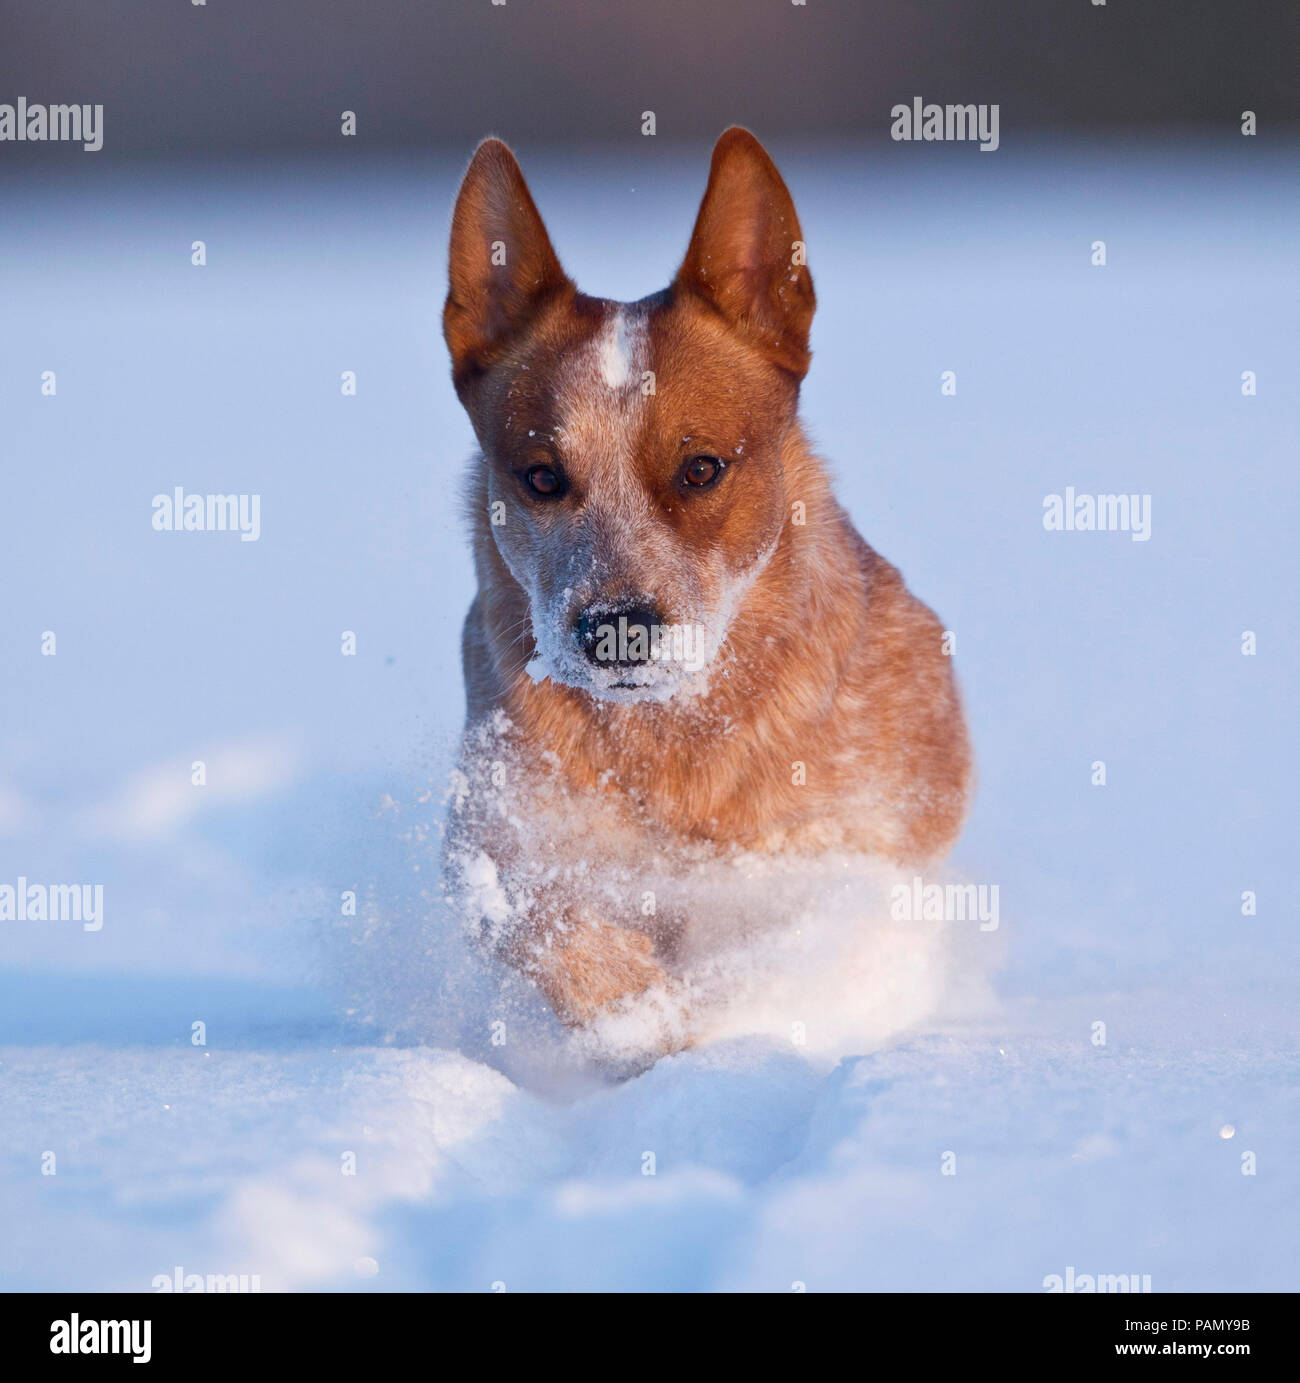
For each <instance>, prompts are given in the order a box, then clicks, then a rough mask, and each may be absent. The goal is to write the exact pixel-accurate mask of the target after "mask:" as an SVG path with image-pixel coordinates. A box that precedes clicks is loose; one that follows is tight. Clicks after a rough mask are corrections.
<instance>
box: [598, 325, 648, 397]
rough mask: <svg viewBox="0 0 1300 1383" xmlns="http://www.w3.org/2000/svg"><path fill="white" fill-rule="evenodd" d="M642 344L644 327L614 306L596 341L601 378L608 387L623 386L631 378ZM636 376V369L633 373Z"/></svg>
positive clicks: (617, 387)
mask: <svg viewBox="0 0 1300 1383" xmlns="http://www.w3.org/2000/svg"><path fill="white" fill-rule="evenodd" d="M644 345H645V328H644V325H643V324H642V323H641V322H630V321H629V320H628V316H627V313H626V311H625V310H624V309H623V308H621V307H616V308H615V309H614V311H613V313H612V314H611V315H610V319H609V321H608V322H606V323H605V329H604V331H603V332H602V333H601V335H600V339H599V341H598V343H597V351H598V353H599V354H598V358H599V362H600V374H601V378H602V379H603V380H604V381H605V384H606V386H607V387H608V388H610V389H622V388H625V387H626V385H627V383H628V381H629V380H630V379H631V378H632V375H633V372H634V370H635V367H636V365H637V364H638V363H639V361H638V357H639V356H640V355H641V354H642V351H643V348H644ZM637 374H638V376H639V371H638V372H637Z"/></svg>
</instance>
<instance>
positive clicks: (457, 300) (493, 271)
mask: <svg viewBox="0 0 1300 1383" xmlns="http://www.w3.org/2000/svg"><path fill="white" fill-rule="evenodd" d="M571 286H572V285H570V283H569V280H568V278H566V277H565V273H564V270H563V269H562V268H560V261H559V260H558V259H557V258H556V257H555V251H554V250H553V249H552V248H551V241H550V237H549V236H548V235H547V234H546V227H545V226H544V225H543V224H542V218H541V217H540V216H539V215H538V213H537V208H536V206H535V205H534V204H533V199H532V196H531V195H530V194H529V191H528V184H527V183H526V182H525V181H524V175H523V173H522V172H520V170H519V164H518V163H517V162H516V160H515V156H514V154H512V153H511V152H510V150H509V149H508V148H507V147H506V145H505V144H503V143H502V142H501V141H500V140H499V139H485V140H484V141H483V143H482V144H480V145H479V146H478V148H477V149H476V150H475V152H474V157H473V159H472V160H471V161H470V165H469V170H468V171H467V172H466V174H465V180H464V182H462V183H461V185H460V195H459V196H458V197H457V198H456V211H455V213H454V215H453V216H452V221H451V255H450V267H449V271H448V289H447V303H446V306H445V307H444V308H443V312H442V330H443V335H444V336H445V337H446V339H447V347H448V349H449V350H450V351H451V364H452V378H453V380H454V381H455V384H456V389H457V391H458V392H461V391H463V389H464V387H465V385H466V384H467V383H469V382H470V381H471V380H472V379H473V378H474V376H475V375H476V374H479V373H481V372H482V371H483V370H485V369H487V368H488V367H489V366H490V365H491V364H492V363H493V361H494V360H495V359H497V357H498V356H499V355H500V354H501V352H502V350H503V349H504V347H505V346H506V344H507V342H508V341H509V340H510V338H511V337H512V336H513V335H514V334H515V333H516V332H518V331H519V329H520V328H521V327H522V326H523V325H524V323H525V322H527V321H528V319H529V318H530V317H531V316H532V315H533V314H534V313H535V312H536V311H537V309H538V307H539V306H540V305H541V304H542V303H543V302H545V301H546V299H548V298H549V297H551V296H552V295H553V294H554V293H556V292H558V291H559V290H560V289H562V288H566V287H571Z"/></svg>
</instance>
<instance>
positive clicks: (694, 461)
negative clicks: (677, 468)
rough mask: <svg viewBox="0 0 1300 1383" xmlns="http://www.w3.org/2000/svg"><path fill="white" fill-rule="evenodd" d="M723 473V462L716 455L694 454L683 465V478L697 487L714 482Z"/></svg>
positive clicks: (700, 487)
mask: <svg viewBox="0 0 1300 1383" xmlns="http://www.w3.org/2000/svg"><path fill="white" fill-rule="evenodd" d="M721 474H722V462H721V461H719V460H718V458H717V457H716V456H694V457H692V458H691V459H690V460H689V461H688V462H687V463H686V465H685V466H683V467H682V479H683V480H684V481H685V482H686V483H687V484H688V485H694V486H695V487H696V488H697V489H702V488H703V487H704V486H706V485H712V484H714V483H715V482H716V481H717V479H718V477H719V476H720V475H721Z"/></svg>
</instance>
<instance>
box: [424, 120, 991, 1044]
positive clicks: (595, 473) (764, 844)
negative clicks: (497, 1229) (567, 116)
mask: <svg viewBox="0 0 1300 1383" xmlns="http://www.w3.org/2000/svg"><path fill="white" fill-rule="evenodd" d="M494 242H496V243H497V244H498V245H501V246H504V250H505V259H506V263H505V264H492V263H491V262H490V260H491V251H490V249H489V247H490V246H491V245H492V244H493V243H494ZM801 244H802V233H801V231H800V229H799V224H798V220H797V217H796V215H795V210H794V206H793V203H792V202H791V200H790V197H789V194H788V192H787V191H786V189H785V185H784V183H783V182H782V181H781V179H780V176H779V174H778V173H777V172H776V169H775V168H774V166H773V165H772V163H771V161H770V159H768V157H767V155H766V153H765V151H764V150H763V149H762V147H761V145H759V144H758V142H757V141H756V140H755V139H754V138H753V136H752V135H749V134H748V133H747V132H745V131H742V130H736V129H733V130H730V131H728V132H727V133H726V134H725V135H723V137H722V139H721V140H719V142H718V146H717V148H716V149H715V151H714V158H713V167H712V170H711V174H710V180H709V186H708V189H707V191H706V193H705V197H704V202H703V204H702V206H701V209H700V214H699V217H698V219H697V222H696V227H695V231H694V234H693V235H692V238H691V242H690V246H689V249H688V251H687V255H686V258H685V260H684V262H683V265H682V268H681V270H680V271H679V273H678V275H677V277H676V279H675V280H674V283H673V285H672V286H671V287H670V288H669V289H668V290H666V291H665V292H664V293H662V294H659V295H656V296H655V297H654V298H651V299H647V300H646V301H645V302H643V303H640V304H634V305H632V306H631V307H626V308H622V309H620V308H618V307H617V305H613V304H609V303H605V302H603V301H600V300H596V299H591V298H588V297H586V296H585V295H583V294H581V293H579V292H578V291H577V290H576V289H575V288H574V286H573V285H572V283H571V282H570V281H569V280H568V279H567V277H565V275H564V273H563V270H562V269H561V268H560V265H559V261H558V259H557V258H556V256H555V253H554V251H553V250H552V248H551V245H550V241H549V239H548V238H547V236H546V232H545V229H544V228H543V226H542V222H541V219H540V217H539V216H538V214H537V211H536V208H535V207H534V205H533V202H532V198H531V196H530V195H529V193H528V191H527V188H526V186H525V184H524V182H523V177H522V174H520V172H519V169H518V165H517V164H516V163H515V160H514V158H513V156H512V155H511V154H510V152H509V150H507V149H506V147H505V146H504V145H503V144H501V143H499V142H498V141H487V142H486V143H485V144H483V145H482V146H480V149H479V151H478V153H477V154H476V155H475V158H474V162H473V163H472V164H471V167H470V170H469V172H468V173H467V175H466V179H465V184H464V186H463V188H462V191H461V194H460V198H459V201H458V204H457V209H456V214H455V220H454V223H453V230H452V245H451V272H450V280H451V288H450V292H449V295H448V301H447V308H446V313H445V319H444V320H445V330H446V336H447V341H448V345H449V347H450V350H451V354H452V360H453V369H454V379H455V382H456V386H457V390H458V392H459V394H460V396H461V399H462V401H463V402H464V404H465V406H466V409H467V410H468V412H469V415H470V417H471V419H472V421H473V423H474V428H475V431H476V433H477V435H478V438H479V442H480V446H481V448H482V453H481V455H480V456H479V457H477V458H476V459H475V462H474V466H473V469H472V472H471V476H470V481H469V499H470V505H469V508H470V513H471V516H472V523H473V548H474V557H475V566H476V570H477V575H478V584H479V592H478V596H477V598H476V599H475V601H474V604H473V606H472V608H471V610H470V612H469V617H468V619H467V621H466V625H465V635H464V662H465V677H466V687H467V694H468V703H469V724H470V726H471V727H475V726H479V727H482V726H484V725H486V724H488V723H489V722H490V721H491V722H492V723H494V724H495V725H496V726H498V728H499V733H500V736H501V738H502V742H503V743H508V744H509V746H510V753H511V755H512V756H513V757H512V758H511V760H510V762H511V768H510V774H511V782H510V784H509V793H510V798H511V801H512V804H513V805H512V811H513V812H514V813H516V814H517V813H523V814H524V815H525V816H526V817H528V818H529V819H530V820H532V821H534V822H536V821H545V822H546V823H547V827H546V839H547V846H546V851H550V852H553V854H554V858H555V859H557V860H561V861H568V860H572V859H574V858H576V857H579V856H581V855H582V854H583V853H584V852H585V853H586V854H588V855H590V854H592V853H593V852H595V853H598V854H599V855H600V856H601V857H603V858H606V859H609V858H613V859H619V858H622V859H625V860H626V861H628V862H629V864H634V863H636V862H638V861H643V860H644V859H645V858H646V857H647V855H650V854H653V853H662V852H673V851H676V852H679V853H680V852H687V853H690V852H695V853H696V854H698V853H699V852H704V853H708V852H716V851H719V850H727V849H731V848H735V847H744V848H749V849H756V850H764V851H775V850H783V851H798V852H804V853H815V852H820V851H824V850H829V849H851V850H855V851H862V852H866V853H868V854H871V855H875V856H879V857H881V858H883V859H887V860H891V861H897V862H900V863H920V862H924V861H927V860H932V859H934V858H936V857H938V856H939V855H941V854H942V853H943V852H944V851H945V850H946V849H947V848H948V847H949V845H950V844H951V842H952V841H953V839H954V838H955V836H956V834H957V832H958V830H959V829H960V826H961V823H962V820H963V816H964V812H965V808H966V802H967V795H968V786H969V778H970V758H969V750H968V745H967V739H966V732H965V727H964V723H963V718H962V713H961V709H960V704H959V699H958V694H957V690H956V686H955V682H954V679H953V676H952V670H951V662H950V659H949V658H947V657H946V656H945V655H944V652H943V650H942V648H941V639H942V626H941V625H940V623H939V621H938V620H937V619H936V618H935V616H934V615H933V614H932V613H931V612H930V611H929V610H928V609H927V608H926V607H925V606H924V605H922V604H921V603H920V602H919V601H918V600H916V599H915V598H914V597H913V596H912V595H910V594H909V593H908V591H907V589H906V587H905V586H904V584H903V581H902V578H901V577H900V575H899V573H898V572H897V571H896V570H895V569H894V568H893V567H892V566H891V565H890V564H889V563H888V562H886V561H885V560H884V559H883V558H882V557H880V556H879V555H878V554H877V553H875V552H874V551H873V550H872V549H871V548H870V547H868V545H867V544H866V543H865V542H864V541H863V540H862V539H861V538H860V537H859V536H858V534H857V533H856V532H855V531H854V529H853V527H852V525H851V523H850V521H849V519H848V517H847V516H846V515H845V513H844V511H843V510H842V509H841V508H840V506H839V505H838V504H837V503H836V501H835V499H834V497H833V495H832V493H831V490H830V486H829V483H828V480H827V477H826V474H825V472H824V469H823V467H822V465H821V463H820V462H819V461H818V460H817V458H816V457H815V456H814V455H813V454H812V452H811V451H810V449H809V447H808V445H807V443H806V440H805V438H804V436H803V433H802V431H801V429H800V426H799V423H798V419H797V416H796V410H797V403H798V392H799V381H800V379H801V378H802V376H803V374H804V373H805V372H806V370H807V367H808V361H809V352H808V330H809V326H810V323H811V319H812V313H813V305H814V296H813V289H812V281H811V278H810V276H809V274H808V270H807V268H806V266H804V264H803V263H802V258H801V250H800V247H801ZM625 338H626V340H627V341H631V342H633V343H634V344H632V345H625ZM647 362H648V368H650V369H652V370H653V372H654V385H655V388H654V393H653V394H652V395H649V396H646V395H643V394H642V392H641V391H640V389H639V388H637V387H636V386H637V385H638V384H639V383H640V377H639V376H640V374H641V372H640V371H638V370H636V369H633V370H632V375H633V376H634V377H633V378H631V379H630V380H629V379H625V378H624V373H625V367H629V366H632V367H634V366H637V365H645V364H646V363H647ZM602 370H603V372H604V373H603V374H602ZM602 381H603V382H602ZM700 452H703V453H706V454H708V455H711V456H717V457H721V458H724V459H725V460H727V462H728V465H727V468H726V470H725V472H724V474H723V476H722V479H721V480H720V481H719V483H718V484H717V485H716V486H715V487H714V488H712V489H709V490H707V491H704V492H702V493H693V492H691V491H689V490H685V489H683V488H682V486H681V484H680V483H679V481H678V477H679V470H680V467H681V465H682V464H683V463H684V461H685V460H686V459H687V458H689V457H690V456H692V455H695V454H697V453H700ZM535 464H553V465H556V466H560V465H562V466H563V468H564V473H565V475H566V477H567V479H568V482H569V485H570V489H569V491H568V493H566V494H565V496H564V497H563V498H562V499H559V500H547V501H542V502H539V501H537V500H536V498H535V497H534V496H531V495H529V493H528V492H527V491H526V489H525V488H524V486H523V485H522V483H521V481H520V474H521V473H522V471H524V470H525V469H526V468H527V467H529V466H530V465H535ZM494 504H496V505H499V506H501V507H500V508H499V509H498V511H497V512H498V515H500V514H502V513H504V515H505V518H506V522H505V523H504V524H493V523H492V522H491V520H490V513H491V506H493V505H494ZM798 506H801V507H802V508H801V509H800V508H798ZM796 515H798V516H799V517H802V518H803V520H804V521H803V522H802V523H800V522H797V521H795V516H796ZM642 593H647V594H648V596H650V597H653V598H654V600H655V601H656V603H657V606H658V608H659V609H661V610H663V611H664V613H665V615H666V617H668V618H670V619H671V618H675V619H682V620H688V619H691V618H699V619H701V620H703V621H704V622H705V623H706V624H707V623H708V622H709V621H713V625H714V626H716V627H718V628H721V627H722V622H723V619H724V616H729V624H728V625H727V628H726V637H725V641H723V642H722V643H721V646H720V647H719V648H718V651H717V653H716V655H715V656H714V657H713V659H712V662H711V664H710V667H709V669H708V680H707V690H705V691H704V692H702V693H699V694H694V693H690V694H688V693H686V692H677V693H675V694H674V695H672V696H670V697H669V698H668V699H666V700H617V699H615V700H611V699H606V697H605V696H603V695H600V694H596V693H594V692H593V690H592V689H590V688H587V687H584V686H571V685H563V684H561V683H560V682H559V681H557V680H556V678H555V677H554V676H552V677H551V678H549V679H547V680H542V681H540V682H535V681H534V680H533V678H532V677H531V676H529V675H528V673H527V672H526V671H525V667H526V665H527V664H528V663H529V661H530V659H531V658H533V657H534V654H535V653H536V652H537V649H538V646H539V640H541V641H542V642H544V639H542V632H543V631H539V630H538V629H537V628H536V627H535V626H536V625H537V623H538V621H539V618H540V616H539V611H542V610H544V611H554V613H555V622H556V625H557V628H558V629H560V633H557V634H556V635H555V638H556V639H557V640H559V639H561V637H562V633H563V627H564V622H565V621H566V620H568V619H570V618H571V617H572V615H573V614H574V612H575V611H576V610H577V608H578V607H579V606H580V605H581V604H582V603H583V602H588V601H592V600H618V599H626V598H630V597H636V596H639V595H640V594H642ZM566 602H567V603H566ZM498 713H504V719H502V718H501V716H500V715H498ZM494 717H495V720H494V719H493V718H494ZM480 756H481V754H480ZM472 757H473V756H472V755H468V754H467V774H468V779H467V781H468V782H469V784H470V786H469V788H468V790H467V794H466V797H465V800H463V801H462V803H461V807H460V810H459V811H458V812H457V813H456V814H455V820H454V823H453V841H455V842H457V846H456V848H457V849H459V850H460V851H461V856H462V858H464V851H465V850H470V851H478V850H481V851H483V852H484V853H485V854H486V855H487V856H488V857H489V858H491V860H492V861H493V863H494V865H495V866H496V868H497V870H498V871H499V873H500V874H501V875H502V877H503V879H504V878H506V877H508V876H510V874H511V871H512V870H514V869H516V868H517V867H523V862H522V861H520V860H518V859H517V858H516V857H515V856H517V854H518V851H519V839H518V836H517V833H513V832H512V831H511V830H510V829H509V828H508V827H507V826H506V824H505V822H504V816H503V814H502V813H501V812H500V811H497V810H489V809H487V808H486V807H485V806H484V802H483V799H482V797H481V791H480V789H481V784H482V779H481V775H480V776H476V774H475V772H474V771H473V765H472V764H470V763H469V760H470V759H471V758H472ZM800 764H802V765H803V766H804V770H803V775H802V781H800V774H799V773H798V770H797V768H796V766H797V765H800ZM506 815H509V813H507V814H506ZM546 851H543V852H542V853H543V854H545V853H546ZM530 899H531V901H530V905H529V907H528V909H527V923H526V925H524V926H522V927H518V926H516V927H514V928H513V929H511V930H510V931H509V932H508V933H507V934H506V935H505V936H504V937H500V936H499V937H498V938H497V944H498V946H499V948H500V950H501V952H502V954H504V955H505V956H506V957H507V958H508V959H510V960H511V961H513V962H514V963H515V964H518V965H520V966H521V967H522V968H524V969H525V970H526V971H527V972H528V973H529V974H531V975H532V976H533V977H534V978H535V979H536V980H537V982H538V983H539V985H540V986H541V987H542V989H543V991H544V992H545V993H546V995H547V997H548V999H549V1000H550V1002H551V1003H552V1005H553V1007H554V1008H555V1009H556V1011H557V1013H559V1015H560V1016H561V1017H562V1018H564V1019H565V1020H566V1021H568V1022H572V1023H581V1022H584V1021H588V1020H589V1019H590V1018H592V1017H593V1016H595V1015H596V1014H597V1013H598V1012H599V1011H600V1009H601V1008H602V1007H604V1006H607V1005H609V1004H611V1003H613V1002H615V1001H617V1000H618V999H620V998H622V997H624V996H627V995H631V994H635V993H637V992H639V991H641V990H643V989H645V988H646V987H648V986H649V985H651V984H653V983H656V982H657V981H659V980H660V979H662V978H663V970H662V968H661V967H660V965H659V963H658V961H657V960H656V959H655V958H654V957H653V956H652V955H651V948H650V941H649V940H648V939H646V938H641V937H639V936H637V934H635V933H632V934H630V935H629V933H628V932H627V930H626V929H620V928H619V927H617V926H616V925H613V921H614V920H612V919H609V918H606V917H602V916H600V910H599V907H598V906H597V905H596V902H595V900H585V899H583V898H581V897H580V896H579V897H576V898H575V896H574V895H573V890H572V888H571V887H570V886H569V885H567V884H566V885H565V886H564V887H563V888H560V887H556V888H554V889H551V890H548V889H547V887H546V886H544V885H540V886H533V887H531V888H530ZM665 935H666V934H661V935H657V936H656V937H655V943H656V945H657V946H658V949H659V954H660V956H661V958H664V957H666V955H667V951H668V947H669V944H670V943H669V941H668V940H666V939H665Z"/></svg>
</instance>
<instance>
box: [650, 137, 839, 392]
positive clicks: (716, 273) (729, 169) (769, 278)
mask: <svg viewBox="0 0 1300 1383" xmlns="http://www.w3.org/2000/svg"><path fill="white" fill-rule="evenodd" d="M806 260H807V255H806V254H805V251H804V241H803V232H802V231H801V230H800V229H799V218H798V216H797V215H796V214H795V209H794V202H793V200H792V199H791V197H790V193H789V191H788V190H787V188H786V185H785V183H784V182H783V181H782V180H781V175H780V173H778V172H777V171H776V165H775V164H774V163H773V162H772V160H771V159H770V158H769V157H768V154H767V150H766V149H764V148H763V146H762V145H761V144H760V143H759V142H758V140H757V139H755V138H754V136H753V135H752V134H750V132H749V131H748V130H743V129H741V128H740V127H739V126H738V125H733V126H732V127H731V129H729V130H727V131H726V132H725V133H724V134H723V136H722V138H721V139H719V140H718V142H717V144H716V145H715V146H714V149H713V163H712V166H711V167H710V169H709V185H708V187H707V188H706V189H705V192H704V200H703V202H701V204H700V214H699V215H698V216H697V217H696V218H695V230H694V232H693V233H692V235H691V243H690V245H689V247H688V248H687V251H686V258H685V259H684V260H683V261H682V267H681V268H680V269H679V270H678V271H677V280H676V282H677V286H678V287H679V288H683V289H686V290H688V291H690V292H692V293H696V294H698V295H699V296H700V297H702V298H704V299H705V300H706V301H708V302H710V303H711V304H712V305H713V306H714V307H715V308H717V310H718V311H719V312H720V313H721V314H722V315H723V316H724V317H725V318H726V319H727V320H728V321H729V322H731V323H732V324H733V325H734V326H735V327H737V328H738V329H739V330H740V331H742V332H743V333H744V334H745V335H747V336H749V337H751V338H752V339H753V340H754V342H755V343H756V344H757V345H758V346H759V347H760V348H761V349H762V350H763V351H764V352H765V353H766V354H767V355H768V356H769V357H770V358H771V359H772V360H774V361H775V362H776V363H777V364H778V365H780V366H782V367H783V368H784V369H787V370H789V371H790V372H791V373H792V374H793V375H795V376H796V377H797V378H799V379H802V378H803V376H804V375H805V374H807V372H808V362H809V360H810V359H811V353H810V352H809V350H808V332H809V329H810V327H811V326H812V318H813V310H814V309H815V308H816V305H817V299H816V297H815V295H814V293H813V285H812V275H811V274H810V273H809V272H808V265H807V263H806Z"/></svg>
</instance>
